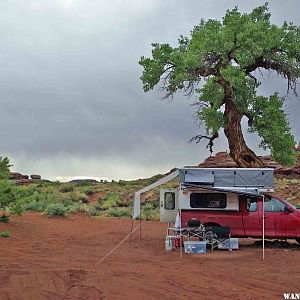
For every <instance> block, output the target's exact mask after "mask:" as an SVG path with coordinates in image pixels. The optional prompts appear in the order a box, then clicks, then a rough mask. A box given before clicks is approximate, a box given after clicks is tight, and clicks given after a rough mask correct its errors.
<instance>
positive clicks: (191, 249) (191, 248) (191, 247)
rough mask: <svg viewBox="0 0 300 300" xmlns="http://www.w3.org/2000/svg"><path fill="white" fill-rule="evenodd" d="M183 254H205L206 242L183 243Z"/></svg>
mask: <svg viewBox="0 0 300 300" xmlns="http://www.w3.org/2000/svg"><path fill="white" fill-rule="evenodd" d="M184 252H185V253H197V254H204V253H206V242H202V241H185V242H184Z"/></svg>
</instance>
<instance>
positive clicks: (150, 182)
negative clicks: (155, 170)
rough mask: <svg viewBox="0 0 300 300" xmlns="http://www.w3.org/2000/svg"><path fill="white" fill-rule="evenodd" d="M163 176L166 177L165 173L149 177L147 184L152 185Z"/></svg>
mask: <svg viewBox="0 0 300 300" xmlns="http://www.w3.org/2000/svg"><path fill="white" fill-rule="evenodd" d="M163 177H164V175H162V174H157V175H154V176H152V177H150V178H149V179H147V184H148V185H150V184H152V183H154V182H156V181H158V180H159V179H161V178H163Z"/></svg>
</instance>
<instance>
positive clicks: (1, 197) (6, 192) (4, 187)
mask: <svg viewBox="0 0 300 300" xmlns="http://www.w3.org/2000/svg"><path fill="white" fill-rule="evenodd" d="M17 199H18V195H17V187H16V185H15V183H14V182H12V181H9V180H0V209H4V208H6V207H8V206H9V205H10V204H11V203H13V202H15V201H16V200H17Z"/></svg>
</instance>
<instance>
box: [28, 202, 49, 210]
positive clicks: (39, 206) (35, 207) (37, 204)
mask: <svg viewBox="0 0 300 300" xmlns="http://www.w3.org/2000/svg"><path fill="white" fill-rule="evenodd" d="M44 209H45V207H44V205H43V203H41V202H37V201H32V202H29V203H27V204H26V205H25V210H27V211H39V212H41V211H44Z"/></svg>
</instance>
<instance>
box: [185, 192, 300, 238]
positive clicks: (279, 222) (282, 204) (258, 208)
mask: <svg viewBox="0 0 300 300" xmlns="http://www.w3.org/2000/svg"><path fill="white" fill-rule="evenodd" d="M238 202H239V209H237V210H226V211H225V210H214V209H210V210H198V209H197V210H193V209H183V210H182V217H181V218H182V219H181V220H182V225H183V226H185V225H186V224H187V222H188V220H190V219H191V218H197V219H199V220H200V221H201V223H202V224H204V225H205V226H209V225H213V226H226V227H230V232H231V236H232V237H253V238H261V236H262V220H263V198H262V197H249V196H239V199H238ZM264 214H265V237H266V238H271V239H274V238H276V239H296V240H297V242H298V243H300V210H297V209H296V208H295V207H294V206H293V205H291V204H290V203H288V202H286V201H284V200H282V199H280V198H278V197H277V196H274V195H267V196H266V197H265V204H264Z"/></svg>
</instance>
